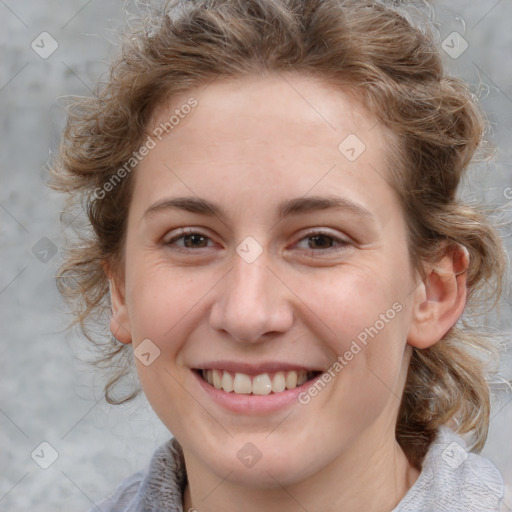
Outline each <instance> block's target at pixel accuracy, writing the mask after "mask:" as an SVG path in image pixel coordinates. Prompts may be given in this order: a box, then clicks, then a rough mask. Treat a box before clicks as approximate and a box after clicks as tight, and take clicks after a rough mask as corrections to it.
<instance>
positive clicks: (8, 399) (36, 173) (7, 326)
mask: <svg viewBox="0 0 512 512" xmlns="http://www.w3.org/2000/svg"><path fill="white" fill-rule="evenodd" d="M433 6H434V9H435V18H436V20H437V22H438V28H439V34H438V38H439V43H440V44H441V41H443V40H444V39H445V38H446V37H447V36H449V34H451V33H452V32H453V31H457V32H459V33H460V34H461V35H462V36H463V37H464V39H465V40H467V42H468V44H469V47H468V49H467V50H466V51H465V52H464V53H463V54H462V55H460V57H458V58H456V59H453V58H451V57H449V56H448V55H446V54H444V57H445V61H446V65H447V66H449V68H450V70H451V72H452V73H454V74H457V75H460V76H463V77H464V78H466V79H467V80H468V81H469V82H470V84H471V85H472V88H473V90H474V91H475V92H476V93H477V94H478V95H479V96H480V99H481V101H482V104H483V106H484V107H485V109H486V111H487V113H488V115H489V118H490V121H491V137H492V139H493V140H494V141H495V142H496V143H497V145H498V151H497V153H496V156H495V158H494V160H493V161H492V162H489V163H486V164H482V165H479V166H476V167H475V168H474V170H473V172H472V174H471V179H469V180H468V182H467V184H466V186H465V189H464V193H465V195H466V196H467V197H469V198H472V199H475V200H478V201H485V202H486V203H488V204H489V205H490V206H495V207H500V208H502V210H501V214H500V215H501V217H502V218H506V219H510V218H511V208H510V201H507V192H506V191H507V190H508V189H507V187H512V150H511V148H512V144H511V143H510V141H511V133H512V2H511V1H510V0H500V1H498V0H486V1H478V2H475V1H450V2H446V1H445V2H434V3H433ZM124 19H125V15H124V10H123V6H122V3H121V2H114V1H103V2H100V1H99V0H89V1H86V0H72V1H71V0H68V1H60V2H58V1H52V0H39V1H35V0H31V1H30V0H25V1H18V2H15V1H14V0H5V1H3V0H0V20H1V25H0V26H1V27H2V30H1V31H0V44H1V56H2V58H1V61H0V108H1V112H2V123H1V128H0V130H1V132H0V143H1V153H0V155H1V173H2V187H1V189H0V232H1V240H2V243H1V250H2V255H1V265H0V311H1V314H2V339H1V345H0V351H1V353H0V361H1V363H0V364H1V369H0V370H1V372H0V378H1V407H0V446H1V448H0V450H1V452H0V453H1V457H2V459H1V462H0V467H1V472H2V473H1V480H0V509H1V510H3V511H20V510H29V509H30V510H32V511H33V512H37V511H80V510H87V509H88V508H89V507H90V506H91V503H92V502H93V501H96V500H98V499H100V498H101V497H103V496H105V495H106V494H108V493H109V492H110V491H111V490H112V489H113V488H114V487H115V486H116V485H117V484H118V483H119V482H120V481H121V479H122V478H124V477H125V476H127V475H129V474H131V473H133V472H135V471H136V470H138V469H141V468H142V467H144V465H145V464H146V463H147V461H148V458H149V457H150V455H151V453H152V452H153V450H154V449H155V448H156V446H158V445H159V444H160V443H161V442H163V441H164V440H165V439H167V438H168V436H169V434H168V432H167V431H166V430H165V428H164V427H163V426H162V425H161V424H160V422H159V420H158V419H157V418H156V417H155V415H154V413H153V412H152V410H151V408H150V407H149V406H148V405H147V403H146V401H145V399H144V398H143V397H141V398H139V399H137V400H136V401H135V402H133V403H131V404H129V405H125V406H118V407H113V406H109V405H108V404H105V402H104V400H103V399H102V398H101V397H102V394H101V379H100V378H99V377H98V375H97V373H96V372H95V370H94V368H92V367H90V366H87V365H86V364H83V363H81V362H80V359H83V358H84V356H85V355H86V354H85V353H84V350H83V349H82V348H80V347H83V346H84V345H85V343H84V342H83V341H82V340H80V338H79V337H78V336H77V335H76V334H72V333H71V334H70V333H66V332H64V326H65V323H66V320H67V317H66V316H65V314H64V305H63V303H62V300H61V299H60V297H59V295H58V293H57V290H56V287H55V281H54V274H55V270H56V268H57V265H58V262H59V259H60V255H59V253H58V252H56V254H54V255H52V249H54V250H55V251H58V249H59V247H60V244H62V231H63V229H65V226H61V224H60V222H59V213H60V210H61V198H60V197H58V195H57V194H55V193H54V192H52V191H50V190H49V189H48V188H46V187H45V185H44V179H45V167H46V165H47V162H48V159H49V151H54V150H55V148H56V146H57V141H58V138H59V133H60V130H61V129H62V126H63V122H64V113H63V111H62V107H61V102H59V98H61V97H63V96H68V95H89V94H90V93H91V87H92V84H93V82H94V81H95V79H96V78H97V77H98V76H99V75H100V74H101V73H103V72H104V71H105V70H106V69H107V64H106V62H107V61H108V58H109V55H111V54H112V53H113V52H114V51H115V49H116V46H115V44H113V43H114V42H115V41H117V34H116V29H118V28H119V27H120V26H122V24H123V23H124ZM44 31H46V32H48V33H50V34H51V36H52V37H53V38H54V39H55V41H56V42H57V44H58V48H57V50H56V51H55V52H54V53H52V54H51V55H50V56H48V57H47V58H42V57H41V56H40V55H38V53H36V51H34V50H33V49H32V47H31V43H32V41H34V40H35V41H36V43H37V44H39V48H38V47H36V48H38V51H39V52H40V53H42V52H43V51H47V50H48V49H49V48H50V41H49V40H48V39H45V44H44V48H42V46H43V45H42V44H41V42H40V41H41V37H44V36H40V34H41V33H42V32H44ZM511 192H512V189H511ZM510 198H512V197H511V196H509V197H508V199H510ZM505 234H506V233H505V232H504V235H505ZM505 240H506V243H507V246H508V250H509V253H510V237H508V236H506V237H505ZM34 247H35V248H34ZM45 250H47V251H49V252H46V253H45V252H44V251H45ZM45 259H49V261H46V263H45V262H44V260H45ZM510 303H512V298H511V293H510V287H508V289H507V290H506V295H505V299H504V301H503V310H502V317H501V319H500V318H497V319H496V318H493V319H492V320H491V322H490V325H491V326H492V327H493V328H497V329H500V330H507V331H509V332H510V330H511V320H510V318H511V316H512V315H511V306H510ZM504 339H508V341H510V334H507V335H505V336H504ZM511 368H512V365H511V364H510V360H508V362H507V360H505V361H504V363H503V371H502V373H503V375H505V376H507V377H508V378H510V377H511V376H512V375H511V373H512V371H511ZM510 425H512V394H511V393H510V392H509V393H505V392H502V393H501V394H499V395H497V396H496V400H495V404H494V408H493V419H492V423H491V431H490V436H489V441H488V444H487V445H486V448H485V450H484V455H486V456H487V457H489V458H490V459H491V460H492V461H493V462H494V463H495V464H496V465H497V466H498V467H499V469H500V470H501V472H502V474H503V475H504V478H505V481H506V482H507V483H508V484H509V485H510V483H511V482H512V442H511V440H512V434H511V433H510ZM43 441H46V442H48V443H50V445H51V446H52V447H53V449H55V450H56V454H57V455H58V458H57V459H56V460H55V462H54V463H53V464H52V465H51V466H50V467H49V468H48V469H43V468H41V467H40V466H39V465H38V464H36V462H35V461H36V460H37V461H38V462H39V463H40V464H41V463H42V464H44V463H45V462H46V463H49V462H51V459H50V456H51V454H52V452H51V449H48V448H44V447H42V448H41V447H39V445H40V443H41V442H43ZM34 450H35V451H34ZM41 450H43V451H41ZM32 453H33V457H32V456H31V454H32ZM37 454H39V457H38V456H37ZM509 500H510V498H509ZM508 506H509V507H511V510H512V501H508Z"/></svg>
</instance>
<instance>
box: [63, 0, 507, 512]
mask: <svg viewBox="0 0 512 512" xmlns="http://www.w3.org/2000/svg"><path fill="white" fill-rule="evenodd" d="M482 132H483V118H482V114H481V113H480V111H479V109H478V108H477V107H476V105H475V104H474V103H473V100H472V97H471V95H470V94H469V92H468V90H467V87H466V86H465V85H464V84H463V83H462V82H461V81H459V80H457V79H454V78H450V77H447V76H445V75H444V73H443V70H442V67H441V63H440V58H439V55H438V53H437V50H436V49H435V47H434V45H433V43H432V40H431V38H430V37H429V36H428V34H426V33H425V32H423V31H421V30H420V29H418V28H417V27H415V26H413V25H412V24H411V23H410V22H408V21H407V20H406V19H405V18H404V17H403V16H402V15H400V14H399V13H398V12H396V11H395V10H394V9H391V8H386V7H385V6H383V5H381V3H380V2H373V1H354V0H346V1H345V0H323V1H321V0H308V1H299V0H281V1H275V0H274V1H272V0H244V1H241V0H239V1H229V0H213V1H207V0H198V1H192V2H185V1H181V2H174V3H172V5H168V6H167V7H166V8H164V9H163V10H162V11H161V12H159V13H153V14H152V15H151V16H149V17H148V19H147V20H146V24H145V25H144V26H143V27H142V28H140V29H135V30H134V31H133V33H130V34H129V35H128V36H127V37H126V41H125V44H124V46H123V49H122V52H121V53H120V55H119V57H118V58H117V60H116V61H115V62H114V64H113V66H112V68H111V75H110V78H109V80H108V81H107V82H106V84H105V85H104V86H103V87H101V88H99V89H98V92H97V96H96V97H94V98H91V99H89V100H82V101H81V103H78V104H77V106H76V108H75V110H74V111H72V113H71V115H70V118H69V123H68V126H67V128H66V131H65V134H64V139H63V145H62V149H61V155H60V159H59V161H58V162H57V163H56V166H55V169H54V176H55V180H56V181H55V187H57V188H58V189H60V190H63V191H66V192H67V193H68V194H69V202H70V205H72V204H74V203H76V202H82V204H85V206H86V209H87V212H88V215H89V219H90V222H91V226H92V228H93V229H92V231H90V232H89V233H88V234H85V235H84V236H85V239H84V242H83V243H81V244H80V245H77V244H76V242H75V245H74V246H72V247H71V248H70V253H69V258H68V261H67V262H66V263H65V264H64V266H63V268H62V269H61V278H62V279H61V280H60V281H59V283H60V288H61V291H62V292H63V293H65V294H66V295H67V296H69V297H70V299H72V300H75V301H76V307H77V310H76V311H77V321H78V322H80V324H81V325H82V327H83V328H84V332H85V333H86V334H88V336H89V337H90V338H91V339H92V340H93V341H95V342H97V340H96V339H95V338H94V337H93V336H92V335H91V334H90V332H89V331H87V322H88V321H89V320H90V319H92V318H97V314H98V313H101V312H102V311H107V312H110V313H111V314H110V331H111V333H112V335H113V337H114V338H113V340H112V342H111V344H109V345H108V346H107V352H106V356H105V358H104V360H107V361H111V364H112V367H114V366H116V363H115V359H116V358H119V357H121V358H122V357H124V356H125V355H126V351H127V350H130V345H131V346H132V348H133V356H134V360H135V363H136V366H137V372H138V376H139V380H140V383H141V386H142V389H143V391H144V393H145V394H146V396H147V398H148V400H149V402H150V404H151V406H152V407H153V409H154V410H155V412H156V413H157V415H158V416H159V417H160V419H161V420H162V422H163V423H164V424H165V425H166V427H167V428H168V429H169V430H170V431H171V432H172V434H173V436H174V438H173V439H172V440H170V441H169V442H168V443H166V444H165V445H164V446H162V447H161V448H160V449H159V450H157V452H156V453H155V454H154V456H153V459H152V461H151V462H150V465H149V467H148V468H147V469H146V470H144V471H141V472H139V473H137V474H135V475H134V476H132V477H131V478H129V479H128V480H126V481H125V482H123V483H122V484H121V485H120V486H119V487H118V489H117V490H116V491H115V492H114V494H113V495H112V496H111V497H109V498H107V499H105V500H104V501H102V502H101V503H99V504H98V507H99V508H100V509H101V510H103V511H107V510H112V511H121V510H127V511H128V510H130V511H132V510H145V511H146V510H154V511H157V510H158V511H162V510H172V511H174V510H199V511H201V512H202V511H214V510H244V511H245V510H247V511H251V510H280V511H283V510H308V511H314V510H323V511H324V510H344V511H352V510H354V511H356V510H367V511H389V510H394V511H411V510H414V511H416V510H436V511H438V510H439V511H441V510H442V511H454V510H461V511H462V510H464V511H465V512H467V511H473V510H474V511H476V510H478V511H483V510H486V511H487V510H489V511H490V510H493V511H495V510H499V507H500V504H501V503H502V496H503V482H502V479H501V476H500V474H499V472H498V471H497V470H496V468H495V467H494V466H493V465H492V464H491V463H490V462H489V461H487V460H486V459H484V458H482V457H480V456H479V455H477V454H476V453H470V449H472V450H473V451H474V452H478V451H479V450H480V449H481V448H482V447H483V445H484V442H485V438H486V435H487V429H488V423H489V389H488V385H487V381H486V372H485V366H484V361H483V359H484V355H485V354H487V353H488V352H487V350H489V349H490V348H491V346H490V345H489V344H488V342H487V340H486V336H485V335H483V334H481V333H478V332H476V331H475V330H474V329H473V328H472V327H471V325H472V324H471V321H470V320H471V318H472V317H471V316H470V317H469V318H468V322H462V321H461V322H460V323H459V324H457V325H456V323H457V322H458V320H459V319H460V318H461V315H462V314H463V312H465V309H466V312H469V311H470V309H469V308H467V307H466V306H469V305H475V306H476V305H481V303H480V302H477V299H478V298H479V297H482V296H483V295H482V294H481V293H480V292H481V291H482V290H484V289H485V287H486V286H489V287H490V290H491V291H493V292H495V294H496V296H499V291H500V286H501V280H502V275H503V269H504V252H503V247H502V244H501V241H500V239H499V236H498V235H497V233H496V232H495V230H494V229H493V228H492V227H491V226H490V225H489V223H488V222H487V221H486V219H485V218H484V216H483V215H481V214H480V213H479V212H478V211H477V210H476V209H474V208H470V207H469V206H467V205H464V204H462V203H461V202H460V201H459V200H458V199H457V198H456V192H457V186H458V184H459V182H460V179H461V177H462V176H463V174H464V171H465V169H466V168H467V166H468V164H469V162H470V160H471V158H472V155H473V153H474V151H475V149H476V148H477V146H478V144H479V143H480V141H481V139H482ZM66 275H70V276H71V277H72V282H69V281H68V280H67V279H66ZM493 282H494V283H496V285H495V286H494V288H493ZM491 298H492V297H491ZM471 311H473V310H471ZM471 314H473V313H471ZM93 315H94V316H93ZM117 366H118V365H117ZM127 371H128V367H124V368H122V369H121V371H120V372H118V373H117V374H116V375H114V377H113V378H112V380H111V381H110V383H109V385H108V386H107V389H106V393H107V398H108V399H109V400H110V401H113V402H121V401H122V400H123V399H122V398H119V397H117V398H115V399H114V398H113V389H114V386H115V384H116V383H117V382H118V381H119V379H120V378H121V377H122V376H123V375H124V374H126V372H127ZM126 398H127V399H128V398H129V397H126ZM466 433H468V434H471V437H470V438H467V439H466V440H464V439H463V438H462V437H461V436H462V434H466ZM466 442H467V443H468V444H466ZM368 491H370V492H368Z"/></svg>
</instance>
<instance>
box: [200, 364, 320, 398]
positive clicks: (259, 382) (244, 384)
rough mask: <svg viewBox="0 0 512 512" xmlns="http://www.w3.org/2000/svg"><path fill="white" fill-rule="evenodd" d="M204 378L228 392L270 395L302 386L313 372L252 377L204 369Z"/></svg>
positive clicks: (264, 374)
mask: <svg viewBox="0 0 512 512" xmlns="http://www.w3.org/2000/svg"><path fill="white" fill-rule="evenodd" d="M202 376H203V379H204V380H206V382H208V384H210V385H211V386H213V387H215V388H216V389H222V390H223V391H225V392H226V393H232V392H235V393H238V394H242V395H249V394H251V393H252V394H253V395H269V394H270V393H281V392H282V391H284V390H285V389H295V388H296V387H297V386H302V384H304V383H305V382H306V381H307V380H308V379H310V378H311V377H312V376H313V374H312V373H311V372H306V371H303V370H301V371H298V372H297V371H293V370H292V371H289V372H276V373H274V374H273V375H272V376H271V375H269V374H268V373H262V374H260V375H256V376H255V377H251V376H249V375H246V374H245V373H235V376H234V377H233V375H232V374H231V373H229V372H225V371H223V370H203V372H202Z"/></svg>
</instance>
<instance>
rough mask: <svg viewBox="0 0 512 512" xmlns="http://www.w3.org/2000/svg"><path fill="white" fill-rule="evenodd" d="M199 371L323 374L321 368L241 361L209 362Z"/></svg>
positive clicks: (273, 362) (247, 373)
mask: <svg viewBox="0 0 512 512" xmlns="http://www.w3.org/2000/svg"><path fill="white" fill-rule="evenodd" d="M196 369H197V370H225V371H227V372H232V373H244V374H246V375H260V374H262V373H275V372H280V371H281V372H287V371H306V372H321V371H323V370H321V369H319V368H313V367H307V366H304V365H300V364H293V363H284V362H283V363H281V362H277V361H268V362H261V363H256V364H255V363H245V362H240V361H208V362H205V363H202V364H201V365H199V366H197V367H196Z"/></svg>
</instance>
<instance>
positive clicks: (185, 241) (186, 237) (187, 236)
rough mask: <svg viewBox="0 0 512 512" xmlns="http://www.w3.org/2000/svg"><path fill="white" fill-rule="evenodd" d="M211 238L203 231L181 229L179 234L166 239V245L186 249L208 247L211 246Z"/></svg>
mask: <svg viewBox="0 0 512 512" xmlns="http://www.w3.org/2000/svg"><path fill="white" fill-rule="evenodd" d="M209 242H211V240H210V238H209V237H207V236H206V235H203V234H202V233H199V232H196V231H191V230H187V231H185V230H181V231H180V232H179V234H178V235H176V236H175V237H173V238H171V239H169V240H166V241H165V242H164V245H166V246H170V247H173V246H174V247H175V248H177V249H178V250H186V249H206V248H208V247H211V244H210V245H209Z"/></svg>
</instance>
